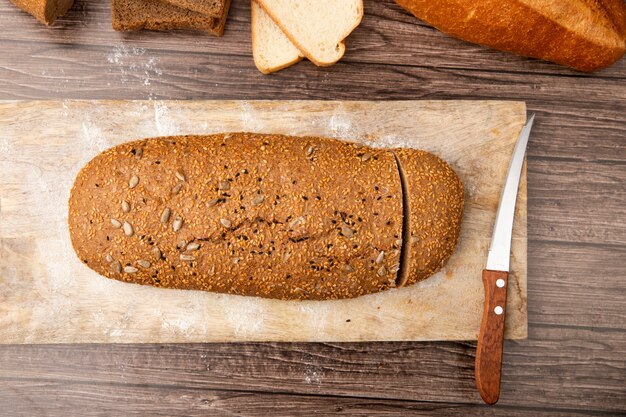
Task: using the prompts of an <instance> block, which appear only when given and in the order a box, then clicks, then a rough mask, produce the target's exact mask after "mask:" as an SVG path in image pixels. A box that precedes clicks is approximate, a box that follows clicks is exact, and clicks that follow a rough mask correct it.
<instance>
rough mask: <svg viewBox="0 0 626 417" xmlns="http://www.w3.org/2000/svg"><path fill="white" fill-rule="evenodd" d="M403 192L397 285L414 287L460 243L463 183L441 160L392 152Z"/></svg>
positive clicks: (408, 151) (413, 152)
mask: <svg viewBox="0 0 626 417" xmlns="http://www.w3.org/2000/svg"><path fill="white" fill-rule="evenodd" d="M393 152H394V154H395V156H396V158H397V161H398V166H399V169H400V176H401V179H402V184H403V192H404V229H403V230H404V233H403V249H402V251H403V252H402V270H401V271H400V274H399V277H398V282H397V286H398V287H402V286H405V285H411V284H415V283H416V282H418V281H421V280H423V279H425V278H427V277H429V276H431V275H432V274H434V273H435V272H437V271H438V270H439V269H441V267H442V266H443V265H445V263H446V262H447V261H448V259H449V258H450V256H451V255H452V253H453V252H454V249H455V247H456V245H457V242H458V240H459V235H460V232H461V221H462V218H463V206H464V192H463V184H462V182H461V180H460V179H459V177H458V176H457V174H456V173H455V172H454V170H453V169H452V168H451V167H450V165H448V164H447V163H446V162H445V161H443V160H442V159H441V158H439V157H437V156H435V155H433V154H431V153H428V152H425V151H420V150H415V149H394V150H393Z"/></svg>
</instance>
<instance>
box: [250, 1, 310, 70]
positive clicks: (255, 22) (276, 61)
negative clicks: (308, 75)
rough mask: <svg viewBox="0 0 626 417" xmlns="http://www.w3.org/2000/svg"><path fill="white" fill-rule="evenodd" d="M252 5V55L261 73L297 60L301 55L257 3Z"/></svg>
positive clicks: (277, 68)
mask: <svg viewBox="0 0 626 417" xmlns="http://www.w3.org/2000/svg"><path fill="white" fill-rule="evenodd" d="M251 7H252V56H253V57H254V64H255V65H256V67H257V68H258V69H259V71H261V72H262V73H263V74H269V73H271V72H275V71H279V70H281V69H283V68H287V67H289V66H291V65H293V64H295V63H297V62H299V61H300V60H301V59H302V58H303V55H302V53H300V50H299V49H298V48H296V46H295V45H294V44H293V43H292V42H291V41H290V40H289V38H288V37H287V36H286V35H285V34H284V33H283V31H282V30H280V28H279V27H278V26H277V25H276V23H274V21H273V20H272V18H271V17H269V15H268V14H267V13H265V10H263V8H262V7H261V6H259V4H258V3H257V2H256V1H255V0H252V1H251Z"/></svg>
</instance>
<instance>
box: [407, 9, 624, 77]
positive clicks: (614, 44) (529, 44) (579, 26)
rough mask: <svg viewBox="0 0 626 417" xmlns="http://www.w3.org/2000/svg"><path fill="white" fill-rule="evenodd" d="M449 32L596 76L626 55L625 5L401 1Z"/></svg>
mask: <svg viewBox="0 0 626 417" xmlns="http://www.w3.org/2000/svg"><path fill="white" fill-rule="evenodd" d="M396 3H398V4H399V5H400V6H402V7H404V8H405V9H406V10H408V11H409V12H411V13H412V14H413V15H415V16H416V17H417V18H419V19H421V20H423V21H424V22H426V23H428V24H430V25H432V26H434V27H436V28H437V29H439V30H441V31H442V32H444V33H447V34H449V35H451V36H454V37H456V38H459V39H463V40H466V41H469V42H473V43H478V44H481V45H485V46H489V47H492V48H496V49H500V50H503V51H508V52H513V53H516V54H518V55H522V56H527V57H533V58H540V59H544V60H547V61H552V62H556V63H558V64H562V65H565V66H569V67H572V68H575V69H577V70H580V71H596V70H599V69H602V68H605V67H607V66H609V65H611V64H612V63H614V62H615V61H617V60H619V59H620V58H621V57H622V56H623V55H624V52H625V51H626V5H625V3H624V1H623V0H571V1H567V2H557V1H555V2H545V1H539V0H502V1H496V0H487V1H480V2H468V1H461V0H443V1H437V2H432V1H427V0H396Z"/></svg>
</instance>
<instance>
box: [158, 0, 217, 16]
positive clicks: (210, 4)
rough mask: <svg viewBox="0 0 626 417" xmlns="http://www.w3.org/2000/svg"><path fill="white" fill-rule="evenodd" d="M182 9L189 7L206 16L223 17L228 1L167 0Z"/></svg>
mask: <svg viewBox="0 0 626 417" xmlns="http://www.w3.org/2000/svg"><path fill="white" fill-rule="evenodd" d="M165 1H167V2H168V3H170V4H173V5H174V6H178V7H180V8H181V9H189V10H193V11H194V12H198V13H202V14H203V15H205V16H212V17H221V16H222V13H223V12H224V7H225V6H226V2H225V1H224V0H165Z"/></svg>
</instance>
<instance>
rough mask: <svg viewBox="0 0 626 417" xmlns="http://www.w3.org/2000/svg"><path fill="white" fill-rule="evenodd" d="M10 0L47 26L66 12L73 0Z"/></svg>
mask: <svg viewBox="0 0 626 417" xmlns="http://www.w3.org/2000/svg"><path fill="white" fill-rule="evenodd" d="M11 2H12V3H13V4H15V5H16V6H17V7H19V8H20V9H22V10H24V11H25V12H27V13H29V14H31V15H33V16H34V17H35V18H37V20H39V21H40V22H41V23H43V24H45V25H48V26H49V25H52V24H53V23H54V21H55V20H56V19H57V18H58V17H60V16H63V15H64V14H65V13H67V11H68V10H69V9H70V8H71V7H72V5H73V4H74V0H11Z"/></svg>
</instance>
